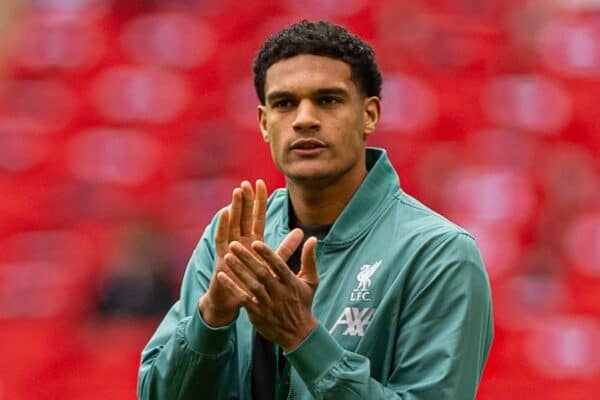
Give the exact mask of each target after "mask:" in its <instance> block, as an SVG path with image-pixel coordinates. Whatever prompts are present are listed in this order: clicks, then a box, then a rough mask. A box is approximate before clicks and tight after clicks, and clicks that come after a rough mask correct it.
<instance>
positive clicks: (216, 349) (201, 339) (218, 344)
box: [185, 310, 235, 355]
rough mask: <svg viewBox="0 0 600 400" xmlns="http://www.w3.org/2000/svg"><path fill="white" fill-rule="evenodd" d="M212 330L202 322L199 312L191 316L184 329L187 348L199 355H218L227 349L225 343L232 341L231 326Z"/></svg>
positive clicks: (231, 324)
mask: <svg viewBox="0 0 600 400" xmlns="http://www.w3.org/2000/svg"><path fill="white" fill-rule="evenodd" d="M234 324H235V321H234V322H232V323H230V324H229V325H225V326H221V327H218V328H213V327H211V326H209V325H207V324H206V322H204V320H203V319H202V316H201V315H200V310H198V311H197V312H195V313H194V314H193V315H192V318H191V319H190V320H189V321H188V323H187V325H186V327H185V339H186V341H187V343H188V344H189V346H190V347H191V348H192V349H193V350H194V351H195V352H197V353H200V354H214V355H216V354H220V353H222V352H224V351H225V350H226V348H227V343H228V342H232V341H233V325H234Z"/></svg>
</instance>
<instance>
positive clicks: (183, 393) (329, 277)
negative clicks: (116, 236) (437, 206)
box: [138, 148, 493, 400]
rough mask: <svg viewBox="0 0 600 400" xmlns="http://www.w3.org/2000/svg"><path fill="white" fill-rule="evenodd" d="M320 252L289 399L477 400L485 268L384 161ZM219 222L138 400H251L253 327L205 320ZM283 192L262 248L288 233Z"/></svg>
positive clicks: (486, 313)
mask: <svg viewBox="0 0 600 400" xmlns="http://www.w3.org/2000/svg"><path fill="white" fill-rule="evenodd" d="M367 167H368V174H367V176H366V178H365V179H364V181H363V182H362V183H361V186H360V187H359V189H358V190H357V192H356V193H355V194H354V196H353V197H352V199H351V201H350V202H349V203H348V205H347V206H346V208H345V209H344V211H343V212H342V214H341V215H340V216H339V217H338V219H337V220H336V221H335V223H334V224H333V226H332V228H331V230H330V231H329V233H328V235H327V236H326V237H325V238H324V239H323V240H321V241H319V242H318V245H317V267H318V270H319V276H320V280H321V281H320V284H319V288H318V290H317V293H316V295H315V299H314V303H313V312H314V314H315V316H316V317H317V319H318V321H319V325H318V327H317V328H316V329H315V330H314V331H313V332H312V333H311V334H310V335H309V336H308V337H307V338H306V339H305V340H304V341H303V342H302V343H301V344H300V345H299V346H298V347H297V348H296V349H294V350H293V351H291V352H290V353H288V354H286V355H285V357H286V358H287V359H288V361H289V362H290V364H291V366H292V375H291V390H290V393H289V395H288V398H291V399H312V398H315V399H336V400H343V399H369V400H375V399H406V400H408V399H411V400H412V399H419V400H443V399H449V400H462V399H465V400H466V399H473V398H474V396H475V392H476V390H477V385H478V382H479V380H480V377H481V373H482V370H483V367H484V364H485V361H486V359H487V355H488V352H489V348H490V345H491V341H492V332H493V325H492V308H491V299H490V287H489V281H488V277H487V274H486V271H485V267H484V265H483V262H482V260H481V257H480V254H479V251H478V249H477V246H476V244H475V241H474V239H473V237H472V236H471V235H469V233H467V232H466V231H464V230H463V229H461V228H460V227H458V226H457V225H455V224H453V223H451V222H449V221H448V220H446V219H445V218H444V217H442V216H440V215H439V214H436V213H435V212H433V211H431V210H430V209H428V208H427V207H425V206H424V205H422V204H421V203H419V202H418V201H416V200H415V199H413V198H412V197H410V196H408V195H407V194H406V193H404V192H403V191H402V190H401V188H400V185H399V180H398V176H397V175H396V172H395V171H394V169H393V167H392V165H391V164H390V162H389V160H388V158H387V155H386V153H385V151H384V150H380V149H373V148H368V149H367ZM216 221H217V218H216V217H215V218H214V219H213V221H212V223H211V224H210V225H209V226H208V227H207V229H206V230H205V232H204V234H203V236H202V238H201V240H200V242H199V243H198V246H197V247H196V249H195V251H194V253H193V255H192V258H191V260H190V262H189V264H188V267H187V270H186V272H185V275H184V278H183V284H182V288H181V297H180V299H179V301H177V303H175V305H174V306H173V307H172V308H171V310H170V311H169V312H168V313H167V315H166V316H165V318H164V320H163V321H162V322H161V324H160V326H159V327H158V329H157V331H156V332H155V333H154V335H153V336H152V338H151V339H150V341H149V343H148V344H147V345H146V347H145V348H144V350H143V352H142V359H141V367H140V371H139V380H138V396H139V398H140V399H144V400H146V399H148V400H149V399H162V400H177V399H179V400H184V399H185V400H191V399H194V400H207V399H251V394H250V393H251V390H250V382H251V370H250V368H251V364H252V362H251V357H252V338H253V334H254V332H253V327H252V325H251V323H250V322H249V321H248V317H247V315H246V313H245V312H244V310H243V309H242V310H241V312H240V314H239V317H238V318H237V320H236V321H235V322H233V323H232V324H231V325H229V326H225V327H221V328H218V329H213V328H211V327H209V326H207V325H206V324H205V323H204V322H203V320H202V317H201V316H200V314H199V312H198V306H197V303H198V299H199V298H200V296H201V295H202V294H203V293H204V292H205V291H206V290H207V288H208V284H209V281H210V279H211V277H212V271H213V268H214V258H215V250H214V248H215V246H214V234H215V229H216ZM288 231H289V228H288V195H287V191H286V190H284V189H280V190H277V191H275V192H274V193H273V194H272V196H271V197H270V198H269V201H268V208H267V225H266V230H265V241H266V242H267V244H268V245H269V246H271V247H272V248H276V247H277V246H278V245H279V243H280V242H281V240H282V239H283V237H284V236H285V235H286V234H287V233H288Z"/></svg>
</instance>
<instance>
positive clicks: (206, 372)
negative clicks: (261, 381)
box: [138, 223, 236, 400]
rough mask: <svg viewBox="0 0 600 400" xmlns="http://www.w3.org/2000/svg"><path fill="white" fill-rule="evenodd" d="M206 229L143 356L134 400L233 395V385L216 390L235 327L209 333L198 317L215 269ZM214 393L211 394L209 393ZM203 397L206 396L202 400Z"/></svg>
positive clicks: (230, 353) (231, 347) (228, 358)
mask: <svg viewBox="0 0 600 400" xmlns="http://www.w3.org/2000/svg"><path fill="white" fill-rule="evenodd" d="M214 225H215V224H214V223H213V224H212V225H211V227H209V228H208V229H207V230H206V232H205V233H204V235H203V236H202V239H201V240H200V243H199V244H198V247H197V248H196V250H195V251H194V254H193V256H192V258H191V260H190V262H189V264H188V267H187V269H186V272H185V275H184V278H183V284H182V288H181V297H180V299H179V301H177V303H175V305H174V306H173V307H172V308H171V309H170V310H169V312H168V313H167V315H166V316H165V318H164V319H163V321H162V322H161V324H160V326H159V327H158V329H157V331H156V332H155V333H154V335H153V336H152V338H151V339H150V341H149V342H148V344H147V345H146V347H145V348H144V350H143V352H142V360H141V366H140V371H139V377H138V397H139V398H140V399H144V400H150V399H191V398H198V397H201V398H215V399H217V398H224V397H227V396H226V394H225V393H219V392H218V391H219V390H223V389H225V388H229V389H230V390H235V387H236V385H235V382H232V383H233V384H229V385H215V382H219V381H224V380H228V381H231V380H232V379H233V378H234V377H231V376H226V375H225V374H224V371H226V370H231V369H229V368H226V367H227V365H228V364H230V363H232V362H234V361H235V359H234V357H233V353H234V345H235V342H234V340H235V339H234V328H233V326H231V325H228V326H224V327H221V328H217V329H213V328H211V327H209V326H208V325H207V324H206V323H205V322H204V321H203V320H202V318H201V315H200V312H199V310H198V306H197V304H198V298H199V297H200V295H201V294H202V293H205V292H206V290H207V289H208V286H209V282H210V278H211V275H212V269H213V265H214V256H215V251H214V245H213V241H212V239H211V238H212V237H213V236H214V234H213V231H214V229H211V228H212V227H214ZM230 383H231V382H230ZM209 391H214V392H209ZM203 395H204V396H203Z"/></svg>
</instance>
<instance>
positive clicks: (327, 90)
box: [267, 86, 349, 102]
mask: <svg viewBox="0 0 600 400" xmlns="http://www.w3.org/2000/svg"><path fill="white" fill-rule="evenodd" d="M314 95H317V96H323V95H339V96H345V97H347V96H348V95H349V94H348V91H347V90H346V89H344V88H341V87H338V86H332V87H324V88H320V89H317V90H316V91H315V92H314ZM294 97H296V94H295V93H294V92H290V91H287V90H276V91H274V92H271V93H269V94H268V95H267V102H272V101H274V100H277V99H281V98H294Z"/></svg>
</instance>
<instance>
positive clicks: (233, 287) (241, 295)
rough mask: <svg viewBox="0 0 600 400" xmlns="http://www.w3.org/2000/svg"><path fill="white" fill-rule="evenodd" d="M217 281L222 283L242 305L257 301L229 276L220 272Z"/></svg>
mask: <svg viewBox="0 0 600 400" xmlns="http://www.w3.org/2000/svg"><path fill="white" fill-rule="evenodd" d="M217 279H218V280H219V282H220V283H221V285H222V286H223V287H224V288H225V289H226V290H227V291H228V292H229V294H230V295H232V296H233V297H234V298H235V299H236V300H237V301H238V303H240V304H246V303H248V302H254V301H255V299H253V298H252V296H251V295H250V294H248V292H246V291H245V290H244V289H242V288H241V287H239V286H238V285H237V284H236V283H235V282H234V281H233V279H232V278H231V277H230V276H229V275H227V274H226V273H225V272H219V273H218V274H217Z"/></svg>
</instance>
